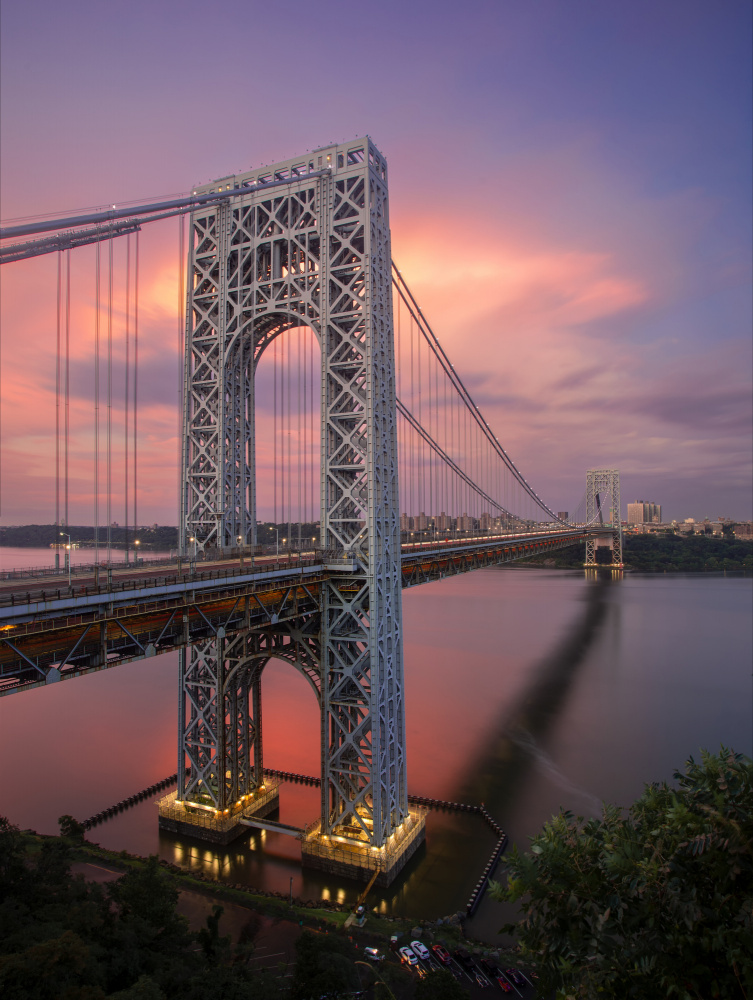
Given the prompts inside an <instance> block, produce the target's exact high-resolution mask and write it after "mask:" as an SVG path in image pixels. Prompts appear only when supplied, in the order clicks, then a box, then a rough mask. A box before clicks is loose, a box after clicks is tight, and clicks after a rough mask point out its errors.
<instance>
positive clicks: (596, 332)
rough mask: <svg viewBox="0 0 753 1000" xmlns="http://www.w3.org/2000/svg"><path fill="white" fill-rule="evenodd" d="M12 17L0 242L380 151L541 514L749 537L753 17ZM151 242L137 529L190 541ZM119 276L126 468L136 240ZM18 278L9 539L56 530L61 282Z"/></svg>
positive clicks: (512, 2) (729, 11)
mask: <svg viewBox="0 0 753 1000" xmlns="http://www.w3.org/2000/svg"><path fill="white" fill-rule="evenodd" d="M0 9H1V10H2V24H1V27H2V79H1V80H0V83H1V84H2V89H1V91H0V100H1V101H2V106H1V110H2V124H1V126H0V127H1V129H2V131H1V133H0V138H1V140H2V143H1V145H0V157H1V160H0V166H1V167H2V173H1V176H0V183H1V185H2V186H1V188H0V194H1V195H2V217H3V221H4V222H5V223H7V222H9V221H10V220H14V219H20V218H26V217H29V216H53V217H54V216H56V215H58V214H61V213H69V212H75V211H76V210H79V209H84V208H98V207H106V206H109V205H111V204H118V205H123V204H125V203H127V202H135V201H148V200H152V199H155V200H158V199H160V198H162V197H164V196H170V195H173V194H180V193H184V192H187V191H188V190H190V188H191V185H193V184H197V183H202V182H205V181H207V180H210V179H212V178H215V177H221V176H225V175H227V174H229V173H231V172H235V171H240V170H246V169H250V168H251V167H253V166H261V165H263V164H265V163H271V162H274V161H276V160H281V159H285V158H287V157H290V156H295V155H298V154H300V153H304V152H305V151H307V150H310V149H313V148H315V147H317V146H320V145H322V144H325V143H328V142H331V141H341V140H343V141H344V140H348V139H350V138H352V137H354V136H357V135H363V134H366V133H368V134H369V135H371V137H372V138H373V140H374V142H375V143H376V145H377V146H378V147H379V148H380V149H381V150H382V151H383V152H384V154H385V156H386V157H387V160H388V163H389V170H390V177H389V182H390V211H391V227H392V244H393V256H394V258H395V261H396V262H397V264H398V266H399V267H400V269H401V271H402V273H403V274H404V276H405V277H406V279H407V281H408V283H409V285H410V286H411V288H412V290H413V292H414V293H415V295H416V297H417V299H418V301H419V302H420V304H421V307H422V309H423V311H424V313H425V315H426V316H427V317H428V319H429V321H430V322H431V324H432V326H433V328H434V331H435V332H436V334H437V335H438V337H439V338H440V340H441V342H442V344H443V346H444V347H445V349H446V351H447V353H448V354H449V356H450V358H451V359H452V360H453V362H454V363H455V365H456V367H457V369H458V371H459V372H460V373H461V375H462V377H463V378H464V380H465V381H466V384H467V385H468V386H469V388H470V389H471V392H472V393H473V395H474V398H475V400H476V402H477V403H478V404H479V406H480V407H481V409H482V411H483V413H484V415H485V416H486V419H487V420H488V421H489V423H490V424H491V426H492V427H493V429H494V430H495V432H496V433H497V435H498V436H499V438H500V440H501V441H502V443H503V445H504V447H505V448H506V449H507V451H508V452H509V454H510V455H511V456H512V458H513V459H514V461H515V462H516V463H517V464H518V466H519V467H520V469H521V470H522V472H523V474H524V475H525V477H526V478H527V479H528V481H529V482H530V483H531V484H532V485H533V486H534V488H535V489H536V491H537V492H538V493H539V495H540V496H542V497H543V498H544V499H545V500H546V502H547V503H548V504H549V505H550V506H552V507H553V508H554V509H555V510H561V509H573V507H574V505H575V504H576V503H577V501H578V500H579V499H580V497H581V495H582V493H583V490H584V486H585V473H586V470H587V469H588V468H592V467H599V466H609V467H615V468H618V469H619V470H620V472H621V476H622V497H623V505H624V504H625V503H626V502H627V501H628V500H634V499H638V498H640V499H644V498H645V499H648V500H654V501H657V502H659V503H662V504H663V505H664V513H665V517H668V518H671V517H675V518H684V517H690V516H692V517H696V518H703V517H704V516H710V517H715V516H717V515H726V516H731V517H735V518H741V519H742V518H750V517H751V514H752V511H751V196H750V191H751V124H750V123H751V87H750V72H751V53H750V37H751V6H750V4H749V3H748V2H746V0H720V2H718V3H715V4H709V3H707V2H694V0H665V2H662V3H656V2H644V0H634V2H631V3H630V4H620V3H616V2H615V3H603V4H596V3H592V2H590V0H575V2H572V3H566V4H565V3H560V2H550V0H542V2H541V3H537V4H530V3H528V2H526V0H508V2H505V0H502V2H500V0H495V2H484V0H482V2H479V3H477V4H474V5H473V6H472V7H467V6H462V5H457V4H450V3H443V2H434V3H427V2H423V0H417V2H415V3H412V4H409V5H406V4H397V3H394V2H392V0H387V2H384V3H382V4H380V5H379V6H378V7H374V6H371V7H369V6H366V5H364V6H361V5H354V4H351V3H344V2H324V3H322V4H318V5H317V4H311V3H303V2H298V0H293V2H290V3H287V4H285V5H268V4H267V5H262V4H257V3H253V2H245V3H239V2H237V0H231V2H229V3H227V4H223V5H217V6H212V5H206V4H198V3H195V2H193V0H188V2H182V3H177V2H174V0H166V2H164V3H161V4H151V3H149V4H148V3H145V2H139V0H136V2H131V3H127V4H126V3H113V4H107V5H103V4H101V3H94V2H77V0H72V2H71V3H69V4H67V5H58V4H53V3H52V2H49V0H48V2H40V0H29V2H26V3H24V4H11V3H8V2H4V3H3V4H2V7H1V8H0ZM140 243H141V260H140V266H141V281H140V293H139V294H140V303H139V313H140V367H139V371H140V374H139V379H140V400H141V406H140V412H139V426H140V433H139V452H140V465H139V480H140V484H141V485H140V491H139V521H140V522H141V523H151V522H153V521H157V522H159V523H161V524H175V523H177V509H176V501H177V427H178V409H177V408H178V358H177V352H178V343H179V336H178V223H177V222H176V221H175V220H170V221H168V222H165V223H160V224H159V225H157V226H153V227H149V228H147V229H145V230H144V231H143V233H142V235H141V240H140ZM114 254H115V265H116V266H115V295H114V311H113V337H114V361H115V365H114V386H115V399H116V403H115V406H114V409H113V422H114V442H115V448H116V452H117V454H122V384H123V382H122V379H123V358H124V349H125V342H124V310H125V299H124V294H123V283H124V273H125V272H124V266H125V241H124V240H120V241H116V244H115V247H114ZM94 255H95V251H94V249H93V248H91V247H89V248H85V249H81V250H79V251H75V252H74V253H73V254H72V255H71V286H72V290H73V293H74V294H73V307H72V315H71V508H70V518H69V520H70V522H71V523H73V524H91V523H93V515H92V460H91V449H92V435H93V431H92V427H93V423H92V419H93V418H92V382H93V361H92V345H93V338H94ZM102 255H103V256H102V260H103V265H104V266H106V262H107V248H106V246H103V249H102ZM0 279H2V301H1V303H0V305H1V307H2V315H1V320H2V484H1V487H2V515H1V518H0V523H3V524H19V523H29V522H46V523H49V522H51V521H53V520H54V509H55V508H54V504H55V497H54V460H55V441H54V427H55V338H56V281H57V256H56V255H48V256H46V257H40V258H36V259H32V260H28V261H25V262H21V263H13V264H7V265H3V267H2V272H1V273H0ZM106 334H107V320H106V316H105V315H104V314H103V318H102V336H103V338H105V339H106ZM118 449H121V450H120V451H119V452H118ZM121 461H122V460H121V459H119V458H118V459H116V469H115V471H114V473H113V481H114V483H115V485H116V487H117V484H118V483H120V482H121V479H122V471H121V469H120V463H121ZM116 495H117V490H116ZM623 512H624V508H623ZM260 514H261V515H262V516H264V511H260ZM122 516H123V511H122V501H120V500H116V501H115V503H114V506H113V517H114V518H115V519H116V520H121V519H122ZM267 516H268V515H267Z"/></svg>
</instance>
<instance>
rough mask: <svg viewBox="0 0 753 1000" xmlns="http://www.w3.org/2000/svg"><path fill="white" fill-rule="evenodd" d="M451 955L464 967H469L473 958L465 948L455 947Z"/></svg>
mask: <svg viewBox="0 0 753 1000" xmlns="http://www.w3.org/2000/svg"><path fill="white" fill-rule="evenodd" d="M452 957H453V958H454V959H456V960H457V961H458V962H459V963H460V964H461V965H462V966H463V968H464V969H470V968H471V966H472V965H473V959H472V958H471V956H470V955H469V953H468V952H467V951H466V950H465V948H456V949H455V951H453V953H452Z"/></svg>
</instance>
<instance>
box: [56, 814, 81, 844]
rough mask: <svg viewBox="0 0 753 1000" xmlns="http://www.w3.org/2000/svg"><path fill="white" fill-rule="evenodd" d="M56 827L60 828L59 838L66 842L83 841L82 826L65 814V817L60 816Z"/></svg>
mask: <svg viewBox="0 0 753 1000" xmlns="http://www.w3.org/2000/svg"><path fill="white" fill-rule="evenodd" d="M58 826H59V827H60V836H61V837H65V838H66V839H67V840H73V841H82V840H83V839H84V833H85V832H86V831H85V830H84V827H83V824H82V823H79V822H78V820H76V819H74V818H73V816H69V815H68V814H67V813H66V815H65V816H61V817H60V819H59V820H58Z"/></svg>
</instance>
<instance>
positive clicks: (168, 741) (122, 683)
mask: <svg viewBox="0 0 753 1000" xmlns="http://www.w3.org/2000/svg"><path fill="white" fill-rule="evenodd" d="M0 552H2V550H0ZM25 552H26V558H27V560H28V562H29V564H34V565H41V562H33V556H30V550H25ZM752 590H753V581H752V580H751V579H750V578H742V577H719V576H713V577H712V576H707V575H704V576H700V575H699V576H691V575H686V576H682V575H661V576H637V575H628V576H626V577H625V578H624V579H622V580H618V579H612V578H611V577H605V578H601V579H598V580H587V579H585V577H584V575H583V574H582V573H578V572H573V573H570V572H564V571H555V570H538V569H525V568H514V569H509V568H508V569H489V570H480V571H477V572H475V573H471V574H469V575H468V576H464V577H459V578H455V579H451V580H445V581H443V582H441V583H435V584H428V585H425V586H422V587H418V588H416V589H415V590H410V591H407V592H406V593H405V594H404V613H405V639H406V649H405V675H406V716H407V743H408V746H407V752H408V777H409V787H410V790H411V792H415V793H416V794H419V795H427V796H431V797H436V798H443V799H452V800H461V801H468V802H480V801H483V802H485V804H486V806H487V808H488V809H489V811H490V812H491V813H492V814H493V815H494V816H495V817H496V818H497V819H498V821H499V822H500V823H501V825H502V826H503V827H504V828H505V829H506V830H507V831H508V833H509V834H510V837H511V840H512V841H514V842H517V843H519V844H520V845H522V846H523V847H525V846H526V844H527V838H528V837H530V836H531V835H532V834H533V833H535V832H536V831H538V829H539V828H540V826H541V824H542V823H543V822H544V821H545V820H547V819H548V818H549V817H550V816H551V815H552V814H553V813H555V812H557V810H558V809H559V808H560V807H564V808H567V809H571V810H573V812H575V813H577V814H580V815H584V816H587V815H598V813H599V809H600V802H601V801H602V800H607V801H609V802H616V803H620V804H627V803H629V802H630V801H631V800H632V799H634V798H635V797H636V796H637V795H638V794H639V793H640V792H641V790H642V787H643V783H644V782H646V781H654V780H661V779H667V780H670V779H671V777H672V772H673V770H674V769H675V768H679V767H681V766H682V764H683V762H684V761H685V759H686V758H687V757H688V756H689V755H690V754H694V755H697V754H698V752H699V749H700V748H701V747H708V748H711V749H714V750H716V749H718V747H719V744H720V743H724V744H725V745H728V746H732V747H733V748H734V749H736V750H740V751H742V752H745V753H748V754H751V752H753V746H752V744H753V732H752V714H753V707H752V706H753V689H752V685H751V660H752V658H753V657H752V654H753V643H752V641H751V591H752ZM177 694H178V691H177V656H176V655H175V654H167V655H164V656H161V657H155V658H153V659H149V660H146V661H141V662H137V663H133V664H130V665H124V666H121V667H118V668H115V669H112V670H109V671H105V672H103V673H101V674H97V675H93V676H90V677H83V678H79V679H76V680H74V681H69V682H66V683H63V684H58V685H53V686H51V687H49V688H44V689H38V690H35V691H29V692H26V693H24V694H21V695H12V696H10V697H6V698H2V699H0V752H1V753H2V759H3V767H2V771H1V776H0V813H4V814H5V815H7V816H8V817H9V818H10V819H11V820H12V822H14V823H17V824H19V825H20V826H22V827H31V828H33V829H37V830H39V831H42V832H50V833H51V832H56V830H57V818H58V816H60V815H61V814H63V813H71V814H73V815H74V816H77V817H80V818H84V817H86V816H89V815H91V814H92V813H94V812H98V811H99V810H100V809H103V808H105V807H107V806H108V805H111V804H113V803H115V802H117V801H119V800H120V799H122V798H124V797H126V796H127V795H130V794H132V793H133V792H135V791H138V790H139V789H141V788H143V787H145V786H146V785H149V784H151V783H153V782H154V781H156V780H158V779H160V778H162V777H164V776H165V775H167V774H171V773H173V772H174V771H175V770H176V725H177ZM318 740H319V723H318V717H317V706H316V702H315V699H314V696H313V693H312V692H311V689H310V687H309V685H308V683H307V682H306V681H305V680H304V679H303V678H302V677H301V676H300V675H299V674H298V673H297V672H296V671H295V670H294V669H293V668H292V667H290V666H288V665H287V664H284V663H282V662H277V663H273V664H270V667H269V669H268V670H267V671H266V672H265V676H264V744H265V763H266V764H267V765H268V766H270V767H278V768H281V769H283V770H289V771H296V772H300V773H306V774H316V773H317V771H318V767H319V745H318ZM318 810H319V790H318V789H316V788H308V787H303V786H298V785H292V784H284V785H283V787H282V791H281V810H280V819H281V820H282V821H283V822H289V823H294V824H299V825H304V824H305V823H307V822H309V821H310V820H311V819H313V818H314V817H315V816H316V815H317V813H318ZM91 836H92V838H93V839H95V840H98V841H99V842H100V843H102V844H103V845H104V846H106V847H110V848H116V849H122V848H125V849H127V850H131V851H136V852H138V853H141V854H147V853H154V852H159V853H160V854H161V855H162V856H164V857H166V858H169V859H172V860H177V861H179V862H180V863H182V864H191V865H195V866H197V867H203V868H205V869H207V870H211V871H214V872H215V873H222V874H223V875H225V876H229V877H232V878H233V880H234V881H239V882H247V883H248V884H250V885H254V886H259V887H261V888H274V889H279V890H283V891H287V889H288V886H289V880H290V878H291V877H292V878H293V891H294V893H296V894H297V895H301V896H308V897H310V898H316V897H320V896H322V895H328V896H331V897H332V898H340V899H348V900H349V899H354V898H355V896H356V895H357V892H358V888H357V887H356V885H355V884H352V883H344V884H342V885H337V884H335V883H333V882H332V880H331V879H328V878H327V877H325V876H324V875H318V874H314V873H311V874H309V873H305V874H304V873H303V872H302V871H301V868H300V866H299V858H300V852H299V847H298V843H297V841H295V840H294V839H292V838H288V837H283V836H282V835H279V834H269V833H253V834H250V835H249V836H248V837H245V838H242V839H241V840H240V841H237V842H236V843H235V844H233V845H231V847H230V848H229V849H227V850H221V849H217V848H213V847H209V846H204V845H202V844H200V843H199V842H196V841H190V840H188V839H181V838H178V837H173V836H171V835H166V834H164V833H162V834H161V833H160V832H159V831H158V829H157V809H156V805H154V803H153V802H147V803H143V804H141V805H140V806H138V807H136V808H134V809H131V810H129V811H127V812H125V813H123V814H121V815H119V816H118V817H116V818H115V819H113V820H111V821H109V822H107V823H105V824H103V825H102V826H99V827H97V828H96V830H95V831H93V832H92V834H91ZM493 846H494V839H493V836H492V834H491V832H490V831H488V829H487V828H486V827H485V826H484V825H483V823H482V822H481V821H480V820H479V819H478V818H476V817H467V816H463V815H457V814H443V813H436V812H433V813H430V815H429V820H428V824H427V844H426V847H425V848H422V850H421V851H420V852H419V854H418V855H417V856H416V857H415V858H414V859H413V860H412V861H411V863H410V865H409V866H408V869H407V871H406V875H405V878H404V879H403V880H402V881H401V882H400V884H399V885H397V886H396V887H392V888H391V889H389V890H385V891H383V893H382V895H379V894H377V895H374V897H373V899H372V903H373V905H378V906H379V907H380V909H381V910H382V911H383V912H395V913H404V914H410V915H416V916H419V915H420V916H427V917H437V916H444V915H446V914H448V913H451V912H453V911H455V910H458V909H463V908H464V906H465V902H466V901H467V899H468V896H469V894H470V891H471V889H472V887H473V885H474V884H475V882H476V879H477V878H478V875H479V873H480V869H481V868H482V867H483V865H484V864H485V862H486V858H487V856H488V854H489V853H490V852H491V849H492V847H493ZM506 919H507V915H506V914H505V913H504V911H503V908H502V907H500V906H499V905H498V904H495V903H492V902H491V901H489V900H485V901H484V902H483V903H482V905H481V907H480V909H479V911H478V913H477V914H476V916H475V917H474V919H473V921H472V922H471V928H470V930H471V933H473V934H475V935H477V936H479V937H487V938H492V937H493V936H494V933H495V932H496V930H497V928H498V927H499V926H500V925H501V924H502V923H504V922H505V920H506Z"/></svg>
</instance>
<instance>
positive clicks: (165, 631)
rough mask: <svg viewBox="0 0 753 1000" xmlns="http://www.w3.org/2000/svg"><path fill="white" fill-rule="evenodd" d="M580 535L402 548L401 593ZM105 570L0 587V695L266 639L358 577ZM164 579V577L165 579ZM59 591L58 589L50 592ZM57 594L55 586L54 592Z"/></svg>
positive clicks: (322, 561)
mask: <svg viewBox="0 0 753 1000" xmlns="http://www.w3.org/2000/svg"><path fill="white" fill-rule="evenodd" d="M587 534H589V531H588V530H587V529H584V528H577V529H572V530H562V529H560V530H556V531H539V532H529V533H525V534H515V535H500V536H488V537H478V538H468V539H462V540H459V541H455V540H444V541H439V542H431V543H417V544H415V545H405V546H403V551H402V569H403V586H404V587H412V586H417V585H419V584H422V583H429V582H431V581H434V580H439V579H443V578H444V577H447V576H454V575H457V574H459V573H467V572H470V571H472V570H474V569H480V568H483V567H484V566H492V565H500V564H503V563H506V562H512V561H514V560H518V559H525V558H529V557H531V556H534V555H541V554H546V553H547V552H550V551H555V550H557V549H560V548H564V547H565V546H568V545H572V544H573V543H575V542H578V541H581V540H582V539H584V538H585V537H586V535H587ZM179 569H182V566H180V564H178V563H176V564H175V565H174V566H173V567H170V566H166V567H164V570H163V571H161V572H160V573H159V575H155V574H154V572H153V571H150V570H148V569H147V570H144V569H143V568H139V569H136V568H134V567H130V568H127V567H123V568H122V569H118V570H115V569H114V570H113V572H112V579H111V581H108V584H107V585H106V586H98V585H96V584H95V583H94V582H93V581H94V577H93V575H92V576H91V577H90V578H88V579H87V578H86V577H79V578H78V579H77V580H76V582H75V585H74V586H73V587H72V588H71V589H68V587H67V577H66V578H65V579H64V580H63V579H62V578H52V579H51V578H50V577H44V578H42V579H38V580H34V579H30V578H25V579H23V580H21V581H20V586H19V581H18V580H5V581H1V582H0V695H2V694H6V693H10V692H12V691H16V690H19V689H21V688H26V687H30V686H31V687H34V686H37V685H39V684H45V683H50V682H51V681H56V680H60V679H62V678H66V677H73V676H79V675H80V674H83V673H90V672H93V671H95V670H102V669H106V668H108V667H112V666H116V665H117V664H118V663H123V662H126V661H130V660H134V659H140V658H142V657H146V656H153V655H156V654H157V653H162V652H167V651H169V650H171V649H177V648H180V647H181V646H185V645H187V644H190V643H191V642H196V641H201V640H206V639H209V638H212V637H218V638H220V637H224V636H226V635H228V634H232V633H238V632H240V631H242V630H244V629H257V630H273V629H275V627H277V626H280V627H283V626H284V623H286V622H291V621H293V620H299V621H300V620H303V619H305V618H307V617H309V616H311V615H314V614H317V613H318V610H319V590H320V587H321V584H322V582H323V581H324V580H325V579H327V578H328V577H332V576H340V577H342V576H344V575H348V574H356V573H358V571H359V570H358V566H357V565H356V564H355V563H353V562H351V561H347V562H346V561H343V560H334V559H329V558H327V557H326V556H325V555H324V554H321V553H319V554H317V553H313V554H308V555H307V554H305V553H304V554H303V557H302V558H300V559H299V558H296V557H290V558H286V559H285V560H273V561H270V560H269V559H266V560H265V559H262V560H257V562H256V563H255V564H254V565H251V566H249V565H241V564H240V562H239V561H238V560H235V561H228V560H225V561H222V562H218V563H213V564H209V565H204V566H203V569H202V570H201V571H200V572H190V573H183V572H179V571H178V570H179ZM170 570H172V572H170ZM56 584H58V586H55V585H56ZM61 584H62V585H61Z"/></svg>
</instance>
